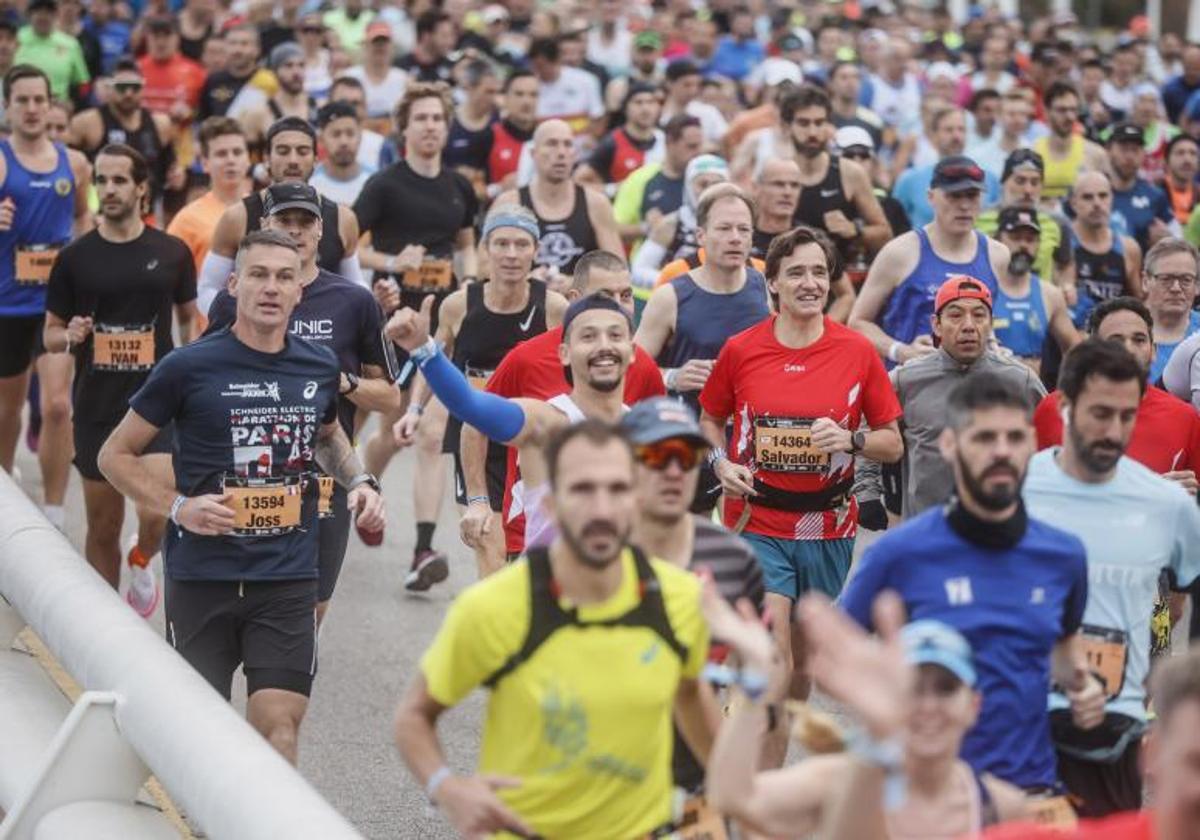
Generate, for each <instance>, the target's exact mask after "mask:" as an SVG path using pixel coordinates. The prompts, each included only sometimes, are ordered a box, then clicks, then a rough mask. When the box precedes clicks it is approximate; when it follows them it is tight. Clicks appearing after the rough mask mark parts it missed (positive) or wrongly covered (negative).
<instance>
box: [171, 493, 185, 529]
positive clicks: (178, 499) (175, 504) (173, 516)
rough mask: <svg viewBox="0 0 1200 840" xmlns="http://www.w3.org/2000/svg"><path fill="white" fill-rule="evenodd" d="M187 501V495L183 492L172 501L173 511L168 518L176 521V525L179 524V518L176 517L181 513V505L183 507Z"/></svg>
mask: <svg viewBox="0 0 1200 840" xmlns="http://www.w3.org/2000/svg"><path fill="white" fill-rule="evenodd" d="M186 501H187V496H185V495H183V494H182V493H181V494H179V495H178V496H176V497H175V501H173V502H171V513H170V514H169V515H168V516H167V518H168V519H170V520H171V521H172V522H174V523H175V524H176V525H178V524H179V520H178V519H176V517H177V516H178V515H179V509H180V508H181V507H183V505H184V503H185V502H186Z"/></svg>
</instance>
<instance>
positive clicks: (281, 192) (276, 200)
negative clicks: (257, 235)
mask: <svg viewBox="0 0 1200 840" xmlns="http://www.w3.org/2000/svg"><path fill="white" fill-rule="evenodd" d="M263 210H264V211H266V214H267V215H268V216H274V215H275V214H276V213H282V212H283V211H284V210H307V211H308V212H309V213H312V214H313V215H314V216H316V217H317V218H318V219H319V218H321V197H320V196H319V195H317V191H316V190H315V189H313V188H312V187H310V186H309V185H308V184H302V183H299V182H297V181H289V182H288V183H285V184H272V185H271V186H269V187H267V194H266V196H265V197H264V198H263Z"/></svg>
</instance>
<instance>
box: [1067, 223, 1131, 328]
mask: <svg viewBox="0 0 1200 840" xmlns="http://www.w3.org/2000/svg"><path fill="white" fill-rule="evenodd" d="M1071 251H1072V254H1073V256H1074V258H1075V284H1076V299H1075V305H1074V306H1072V307H1071V308H1070V311H1071V320H1072V321H1074V322H1075V326H1077V327H1080V328H1082V327H1083V326H1084V324H1086V323H1087V318H1088V314H1089V313H1090V312H1091V311H1092V309H1093V308H1094V307H1095V306H1096V304H1098V303H1100V302H1101V301H1105V300H1108V299H1109V298H1115V297H1120V296H1121V295H1123V294H1125V240H1123V239H1122V238H1121V234H1120V233H1118V232H1117V231H1116V230H1115V229H1114V230H1113V234H1112V248H1111V249H1109V251H1108V252H1107V253H1104V254H1097V253H1096V252H1095V251H1089V250H1088V249H1087V248H1085V247H1083V243H1082V242H1080V241H1079V237H1077V236H1076V235H1075V232H1074V231H1073V230H1072V231H1071Z"/></svg>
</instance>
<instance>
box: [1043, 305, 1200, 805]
mask: <svg viewBox="0 0 1200 840" xmlns="http://www.w3.org/2000/svg"><path fill="white" fill-rule="evenodd" d="M1127 314H1132V313H1128V312H1127V311H1118V313H1117V314H1116V316H1115V317H1110V318H1109V319H1108V320H1109V321H1112V322H1114V323H1115V322H1117V321H1118V320H1119V319H1120V318H1121V317H1124V316H1125V315H1127ZM1146 390H1147V385H1146V370H1145V367H1144V363H1143V360H1139V359H1136V358H1135V357H1134V356H1133V355H1131V354H1130V353H1129V352H1128V351H1126V350H1125V349H1124V348H1123V347H1121V346H1120V345H1119V344H1118V343H1117V342H1115V341H1112V340H1103V339H1100V338H1094V339H1090V340H1088V341H1085V342H1084V343H1083V344H1080V345H1079V346H1077V347H1076V348H1075V349H1073V350H1072V351H1071V352H1070V353H1068V354H1067V357H1066V359H1064V361H1063V369H1062V374H1061V375H1060V377H1059V391H1058V396H1059V400H1058V402H1059V405H1060V407H1061V416H1062V418H1063V420H1064V421H1065V423H1066V432H1067V433H1066V435H1065V436H1064V438H1063V442H1062V446H1061V447H1054V448H1052V449H1048V450H1043V451H1042V452H1039V453H1038V454H1037V455H1035V456H1034V457H1033V459H1032V461H1031V462H1030V465H1029V479H1028V481H1027V482H1026V485H1025V489H1024V497H1025V502H1026V504H1027V505H1028V507H1029V510H1030V512H1031V513H1032V514H1034V515H1035V516H1038V517H1039V518H1041V519H1043V520H1045V521H1046V522H1049V523H1051V524H1052V525H1056V526H1057V527H1059V528H1062V529H1063V530H1065V531H1069V532H1070V533H1073V534H1075V535H1076V536H1078V537H1079V539H1080V540H1082V541H1083V543H1084V545H1085V546H1086V548H1087V554H1088V572H1089V586H1088V595H1087V607H1086V609H1085V610H1084V614H1083V632H1082V634H1081V641H1082V644H1083V645H1084V647H1085V649H1086V650H1087V654H1088V661H1089V664H1090V666H1091V668H1092V671H1093V672H1094V673H1098V674H1099V675H1100V677H1101V679H1102V681H1103V682H1104V693H1105V697H1106V700H1107V702H1106V703H1105V716H1104V722H1103V724H1102V725H1101V726H1100V727H1097V728H1096V729H1093V730H1091V731H1089V732H1082V731H1080V730H1079V728H1078V727H1076V726H1075V725H1074V724H1073V723H1072V722H1071V720H1070V715H1069V714H1068V713H1066V712H1065V711H1063V709H1065V707H1066V705H1067V703H1066V701H1065V700H1064V698H1063V696H1062V695H1061V693H1059V692H1055V693H1054V694H1052V695H1051V698H1050V706H1051V710H1052V711H1051V713H1050V715H1051V733H1052V736H1053V738H1054V741H1055V745H1056V748H1057V751H1058V770H1059V776H1060V778H1061V779H1062V781H1063V783H1064V784H1065V785H1066V786H1067V789H1068V790H1069V791H1070V792H1071V794H1073V796H1074V798H1075V800H1076V801H1077V803H1078V810H1079V812H1080V815H1081V816H1086V817H1103V816H1107V815H1109V814H1112V813H1116V812H1118V811H1133V810H1136V809H1138V808H1140V807H1141V806H1142V780H1141V773H1140V770H1139V762H1140V753H1141V749H1140V746H1141V738H1142V735H1143V734H1144V733H1145V731H1146V688H1145V685H1146V678H1147V676H1148V675H1149V672H1150V645H1151V626H1150V625H1151V617H1152V615H1153V613H1154V610H1155V599H1156V596H1157V595H1158V582H1159V574H1160V571H1161V570H1162V569H1168V570H1170V572H1171V573H1173V575H1174V578H1175V583H1176V585H1179V586H1184V587H1186V586H1188V585H1189V584H1190V583H1191V582H1192V581H1194V580H1195V579H1196V577H1197V576H1198V575H1200V508H1197V507H1196V502H1195V499H1194V498H1192V497H1191V496H1189V495H1188V493H1187V492H1186V491H1185V490H1184V489H1183V488H1181V487H1180V486H1179V485H1178V484H1177V483H1173V482H1170V481H1167V480H1165V479H1164V478H1162V477H1160V476H1158V475H1155V474H1154V472H1153V471H1152V470H1150V469H1147V468H1146V467H1145V466H1143V465H1141V464H1139V463H1137V461H1135V460H1133V459H1132V458H1127V457H1124V453H1125V451H1126V450H1127V449H1128V448H1129V445H1130V441H1131V439H1132V437H1133V432H1134V428H1135V425H1134V424H1135V421H1136V420H1137V418H1138V416H1139V414H1140V410H1141V405H1142V401H1143V397H1142V395H1143V393H1144V392H1145V391H1146ZM1167 399H1174V398H1172V397H1168V398H1167ZM1179 405H1181V406H1183V403H1179ZM1184 410H1185V411H1186V410H1188V409H1187V408H1186V406H1184Z"/></svg>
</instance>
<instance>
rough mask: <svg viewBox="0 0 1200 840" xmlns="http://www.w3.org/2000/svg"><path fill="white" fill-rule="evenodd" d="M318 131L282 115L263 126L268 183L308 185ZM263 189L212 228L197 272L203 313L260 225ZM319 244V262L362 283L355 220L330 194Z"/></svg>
mask: <svg viewBox="0 0 1200 840" xmlns="http://www.w3.org/2000/svg"><path fill="white" fill-rule="evenodd" d="M316 153H317V132H316V130H315V129H314V128H313V127H312V126H311V125H309V123H308V122H306V121H305V120H302V119H300V118H298V117H284V118H283V119H281V120H277V121H276V122H275V123H274V124H273V125H272V126H271V127H270V129H268V130H267V157H266V160H265V163H266V165H267V174H268V175H269V176H270V178H271V183H272V184H282V183H288V182H295V183H301V184H303V183H307V182H308V179H309V178H311V177H312V174H313V167H314V166H315V165H316ZM264 195H265V191H256V192H252V193H250V195H248V196H246V197H245V198H243V199H242V200H241V201H240V202H238V203H237V204H234V205H232V206H230V207H229V209H228V210H226V211H225V212H224V213H223V214H222V215H221V220H220V221H219V222H218V223H217V227H216V229H215V230H214V231H213V238H212V245H211V247H210V249H209V252H208V256H206V257H205V258H204V265H203V267H202V268H201V271H200V282H199V293H200V308H201V310H204V311H207V309H208V307H209V305H211V303H212V299H213V297H215V296H216V294H217V292H219V291H220V290H221V289H224V288H225V285H226V282H227V281H228V280H229V275H230V274H232V273H233V268H234V266H233V256H234V253H235V252H236V250H237V243H238V242H240V241H241V240H242V238H243V237H244V236H245V235H246V234H247V233H250V232H252V231H256V230H258V229H259V226H260V225H261V223H262V218H263V216H265V215H266V213H265V212H264V207H263V197H264ZM321 231H322V233H321V242H320V244H319V246H318V248H317V264H318V265H320V266H321V268H323V269H325V270H326V271H328V272H331V273H333V274H337V275H338V276H339V277H344V278H346V279H347V280H349V281H351V282H353V283H362V282H363V280H362V272H361V271H360V270H359V265H358V256H357V255H356V254H355V251H356V250H357V249H358V220H357V219H356V218H355V215H354V212H353V211H352V210H351V209H350V208H349V207H346V206H344V205H341V204H337V203H335V202H334V201H331V200H330V199H328V198H322V199H321Z"/></svg>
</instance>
